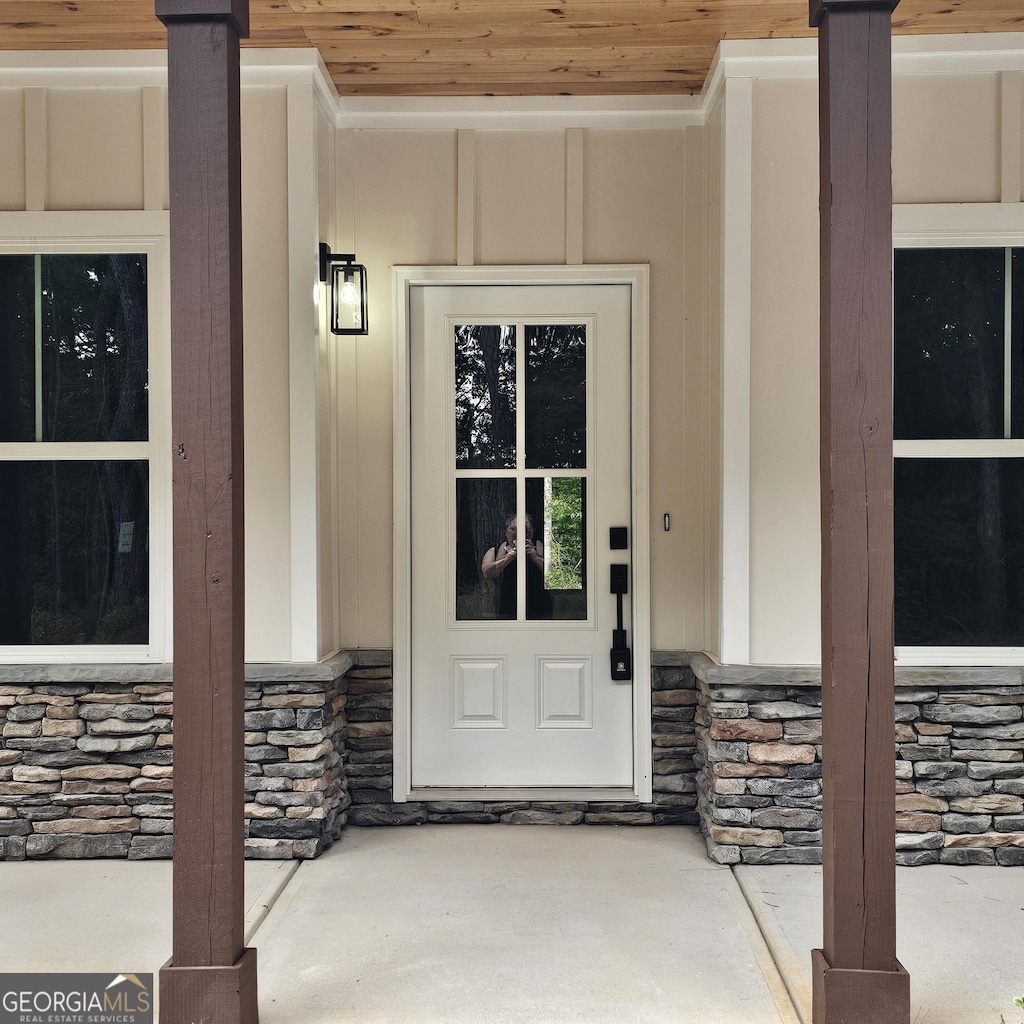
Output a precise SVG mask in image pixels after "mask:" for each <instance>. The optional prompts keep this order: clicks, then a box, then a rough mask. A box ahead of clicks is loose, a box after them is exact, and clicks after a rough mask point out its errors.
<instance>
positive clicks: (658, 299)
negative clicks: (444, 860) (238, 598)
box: [337, 127, 705, 650]
mask: <svg viewBox="0 0 1024 1024" xmlns="http://www.w3.org/2000/svg"><path fill="white" fill-rule="evenodd" d="M702 147H703V129H702V128H699V127H679V128H658V129H613V128H585V129H574V128H568V129H562V128H558V129H544V130H505V129H500V128H496V129H486V130H483V129H476V130H472V131H470V130H457V129H451V130H431V131H414V130H375V129H361V128H360V129H344V128H343V129H342V130H341V131H340V132H339V138H338V209H339V236H340V237H341V238H346V239H351V240H352V242H353V244H354V249H355V251H356V252H357V253H358V255H359V258H360V260H361V261H362V262H365V264H366V266H367V271H368V275H369V282H370V294H369V302H370V312H369V316H370V325H371V326H370V333H369V335H368V336H367V337H365V338H355V339H345V338H342V339H339V342H340V346H339V351H340V352H341V353H342V355H341V358H340V359H339V364H338V367H339V374H340V376H339V379H338V382H337V388H338V393H339V396H340V401H341V411H340V424H341V429H340V430H339V451H338V459H339V462H338V465H339V472H338V476H339V479H342V480H344V481H346V484H345V485H344V486H343V494H342V495H341V500H340V502H339V512H340V518H339V531H338V544H339V555H340V558H339V566H340V572H341V587H340V594H341V616H340V619H341V626H340V634H341V637H342V646H346V647H369V648H373V647H389V646H391V643H392V623H391V617H392V589H391V588H392V572H391V567H392V534H391V516H390V515H389V514H388V513H389V512H390V509H391V506H392V479H391V473H392V436H391V435H392V391H391V380H392V366H391V361H392V334H391V331H392V324H391V303H392V297H391V293H390V290H391V279H390V267H391V266H393V265H396V264H407V265H410V264H411V265H417V264H420V265H429V264H438V265H453V264H456V263H463V264H466V263H468V264H477V265H504V264H520V265H522V264H564V263H566V262H567V261H568V262H571V261H574V260H575V261H576V262H579V261H580V259H582V262H584V263H588V264H600V263H649V264H650V267H651V332H650V376H651V394H650V399H651V423H650V436H651V516H652V524H651V537H652V542H651V555H652V558H651V575H652V586H651V627H652V635H653V638H654V639H653V642H654V646H655V647H656V648H667V649H676V650H679V649H685V648H691V649H700V648H701V647H703V644H704V623H703V618H704V607H703V605H704V598H703V593H704V556H703V536H704V512H705V510H704V502H703V459H704V452H703V448H704V411H703V410H704V348H703V346H704V332H703V291H704V283H703V260H704V253H703V250H704V242H703V231H704V226H703V222H704V209H703V157H702ZM580 207H582V216H580V215H579V210H580ZM346 220H348V221H349V223H344V222H345V221H346ZM666 512H667V513H669V515H670V517H671V530H670V531H668V532H666V531H665V530H664V528H663V516H664V514H665V513H666ZM412 514H413V515H415V514H416V510H415V509H413V510H412Z"/></svg>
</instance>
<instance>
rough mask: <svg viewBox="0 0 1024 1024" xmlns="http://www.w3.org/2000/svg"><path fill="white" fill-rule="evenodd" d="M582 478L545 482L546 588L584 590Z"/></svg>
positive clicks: (552, 479) (550, 478) (563, 478)
mask: <svg viewBox="0 0 1024 1024" xmlns="http://www.w3.org/2000/svg"><path fill="white" fill-rule="evenodd" d="M582 483H583V481H582V480H581V479H580V478H579V477H565V476H557V477H546V478H545V480H544V506H545V509H546V510H547V515H546V516H545V519H544V557H545V559H546V561H547V565H546V567H545V573H544V585H545V586H546V587H547V588H548V589H549V590H582V589H583V494H582V487H581V484H582Z"/></svg>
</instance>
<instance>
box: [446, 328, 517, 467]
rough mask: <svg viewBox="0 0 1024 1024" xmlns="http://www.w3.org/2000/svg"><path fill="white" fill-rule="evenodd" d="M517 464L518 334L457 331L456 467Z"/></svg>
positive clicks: (512, 331) (509, 330)
mask: <svg viewBox="0 0 1024 1024" xmlns="http://www.w3.org/2000/svg"><path fill="white" fill-rule="evenodd" d="M515 464H516V329H515V327H514V326H509V325H498V324H484V325H472V324H463V325H459V326H457V327H456V328H455V466H456V468H457V469H496V468H500V469H506V468H510V467H514V466H515Z"/></svg>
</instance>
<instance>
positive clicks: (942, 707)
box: [692, 655, 1024, 866]
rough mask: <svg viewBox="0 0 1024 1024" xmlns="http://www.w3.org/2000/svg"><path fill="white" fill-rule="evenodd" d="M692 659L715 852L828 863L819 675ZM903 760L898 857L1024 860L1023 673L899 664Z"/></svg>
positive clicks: (703, 795)
mask: <svg viewBox="0 0 1024 1024" xmlns="http://www.w3.org/2000/svg"><path fill="white" fill-rule="evenodd" d="M692 667H693V669H694V671H695V673H696V676H697V679H698V690H699V697H698V708H697V716H696V723H697V754H696V756H697V763H698V765H699V766H700V768H701V774H700V776H699V778H698V797H699V801H698V808H699V811H700V817H701V827H702V829H703V831H704V834H705V837H706V839H707V844H708V853H709V855H710V857H711V858H712V860H715V861H718V862H719V863H728V864H734V863H740V862H742V863H745V864H816V863H820V862H821V677H820V674H819V673H818V672H817V670H810V669H804V670H797V669H771V668H763V669H758V668H738V667H728V666H727V667H722V666H718V665H715V664H714V663H713V662H712V661H711V660H710V659H708V658H706V657H704V656H702V655H699V656H697V657H695V658H694V659H693V660H692ZM895 754H896V763H895V771H896V793H897V796H896V850H897V853H896V859H897V863H899V864H904V865H918V864H936V863H943V864H959V865H966V864H987V865H995V864H1000V865H1008V866H1009V865H1020V864H1024V676H1022V670H1021V669H1020V668H1005V669H1004V668H996V669H898V670H897V673H896V722H895Z"/></svg>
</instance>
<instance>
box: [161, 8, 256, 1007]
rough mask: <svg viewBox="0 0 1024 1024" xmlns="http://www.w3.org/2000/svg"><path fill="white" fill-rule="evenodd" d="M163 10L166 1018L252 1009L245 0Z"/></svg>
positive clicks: (163, 972) (163, 998) (163, 973)
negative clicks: (247, 931)
mask: <svg viewBox="0 0 1024 1024" xmlns="http://www.w3.org/2000/svg"><path fill="white" fill-rule="evenodd" d="M156 14H157V17H159V18H160V19H161V20H162V21H163V22H164V23H165V24H166V26H167V79H168V131H169V154H170V204H171V375H172V389H171V393H172V421H173V422H172V428H173V435H174V436H173V449H174V451H173V509H174V886H173V891H174V914H173V917H174V935H173V946H172V954H171V960H170V961H169V962H168V964H167V965H166V966H165V967H164V968H163V969H162V970H161V972H160V1003H161V1005H160V1021H161V1024H199V1022H200V1021H202V1022H209V1024H213V1022H216V1024H256V1021H257V1019H258V1012H257V1006H256V951H255V950H254V949H245V948H244V947H243V942H244V937H243V921H244V903H243V864H244V860H243V858H244V831H243V829H244V821H243V817H242V805H243V800H244V787H243V761H244V736H243V727H244V701H245V679H244V665H243V658H244V652H243V640H244V594H243V587H244V577H243V539H244V538H243V530H242V525H243V523H242V499H243V478H242V220H241V153H240V141H239V119H240V115H239V45H238V40H239V38H240V37H241V36H244V35H247V34H248V27H249V5H248V0H156Z"/></svg>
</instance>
